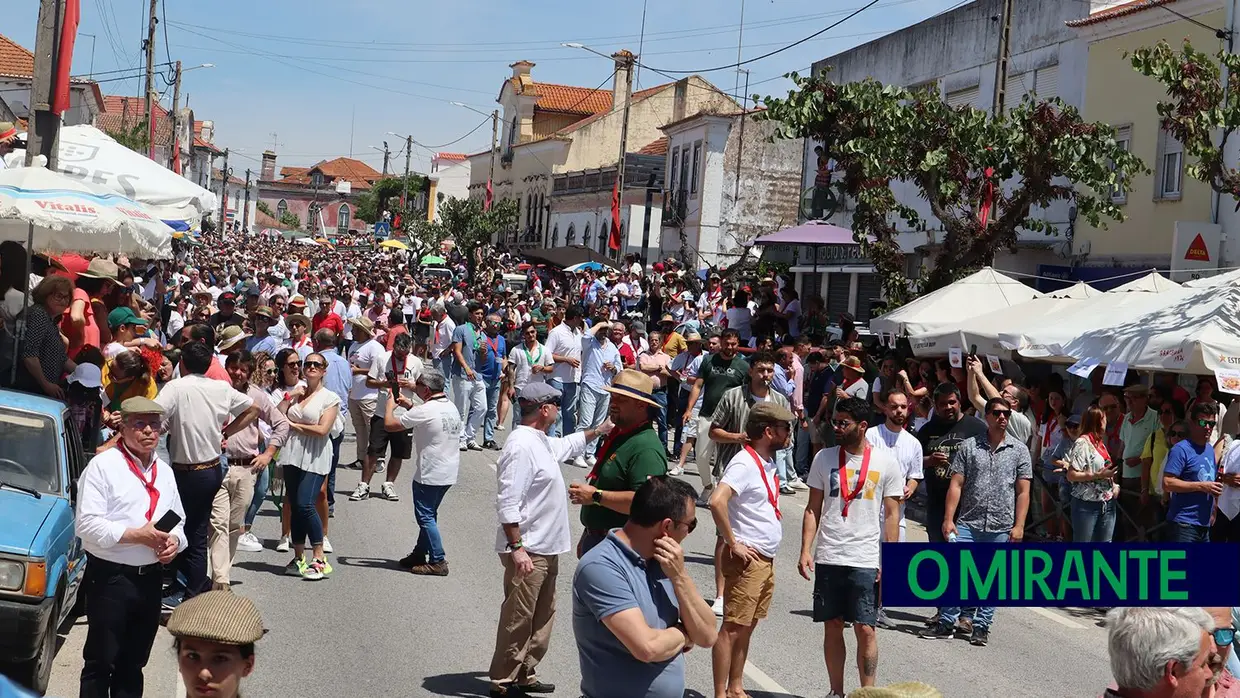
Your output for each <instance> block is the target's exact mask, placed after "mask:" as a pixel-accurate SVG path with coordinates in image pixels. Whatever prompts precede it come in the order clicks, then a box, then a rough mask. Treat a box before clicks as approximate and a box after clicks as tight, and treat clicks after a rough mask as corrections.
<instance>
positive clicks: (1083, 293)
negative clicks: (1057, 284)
mask: <svg viewBox="0 0 1240 698" xmlns="http://www.w3.org/2000/svg"><path fill="white" fill-rule="evenodd" d="M1102 293H1103V292H1102V291H1099V290H1098V289H1096V288H1094V287H1093V286H1090V285H1089V284H1087V283H1085V282H1084V281H1078V282H1076V283H1075V284H1073V285H1071V286H1069V287H1067V288H1061V289H1059V290H1058V291H1051V292H1050V293H1048V294H1046V295H1047V296H1049V297H1051V298H1076V299H1081V298H1093V297H1094V296H1101V295H1102Z"/></svg>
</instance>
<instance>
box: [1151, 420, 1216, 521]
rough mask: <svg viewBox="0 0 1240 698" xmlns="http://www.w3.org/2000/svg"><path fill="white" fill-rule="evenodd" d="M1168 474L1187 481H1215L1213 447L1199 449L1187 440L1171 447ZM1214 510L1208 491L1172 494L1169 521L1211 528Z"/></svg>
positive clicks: (1168, 513) (1168, 514)
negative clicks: (1211, 516) (1211, 517)
mask: <svg viewBox="0 0 1240 698" xmlns="http://www.w3.org/2000/svg"><path fill="white" fill-rule="evenodd" d="M1163 472H1164V473H1166V474H1167V475H1171V476H1174V477H1178V478H1180V479H1181V480H1184V481H1185V482H1213V481H1214V476H1215V473H1216V469H1215V464H1214V447H1213V446H1211V445H1210V444H1208V443H1207V444H1206V445H1204V446H1197V445H1195V444H1193V442H1191V441H1189V440H1188V439H1184V440H1183V441H1181V442H1180V443H1178V444H1176V445H1175V446H1172V447H1171V451H1170V452H1168V453H1167V467H1166V469H1165V470H1164V471H1163ZM1213 509H1214V496H1213V495H1211V494H1209V493H1206V492H1172V493H1171V502H1170V503H1169V504H1168V505H1167V520H1168V521H1175V522H1176V523H1181V524H1188V525H1191V526H1209V525H1210V514H1211V512H1212V511H1213Z"/></svg>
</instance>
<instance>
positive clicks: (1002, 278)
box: [870, 267, 1043, 353]
mask: <svg viewBox="0 0 1240 698" xmlns="http://www.w3.org/2000/svg"><path fill="white" fill-rule="evenodd" d="M1042 295H1043V294H1041V293H1038V292H1037V291H1036V290H1034V289H1033V288H1032V287H1030V286H1027V285H1026V284H1023V283H1021V282H1020V281H1017V280H1016V279H1013V278H1012V277H1010V276H1006V275H1004V274H1001V273H1000V272H998V271H995V270H994V269H992V268H991V267H985V268H983V269H981V270H979V271H976V272H974V273H972V274H970V275H968V276H966V277H965V278H963V279H960V280H959V281H956V282H955V283H952V284H949V285H947V286H944V287H943V288H941V289H939V290H937V291H934V292H933V293H927V294H926V295H924V296H921V297H919V298H917V299H916V300H913V301H911V302H909V303H907V304H905V305H902V306H900V307H899V308H896V309H895V310H893V311H891V312H889V313H886V314H884V315H880V316H879V317H876V318H874V319H873V320H870V331H871V332H873V333H875V334H882V335H891V336H896V337H903V336H906V335H915V334H918V333H923V332H930V331H933V330H936V329H939V328H952V327H956V328H959V327H961V326H963V325H964V324H965V323H966V321H967V320H968V319H970V318H974V317H977V316H979V315H983V314H985V313H990V312H993V311H996V310H1001V309H1004V308H1011V307H1012V306H1015V305H1018V304H1021V303H1024V302H1025V301H1028V300H1031V299H1033V298H1041V297H1042ZM941 353H946V351H943V352H941Z"/></svg>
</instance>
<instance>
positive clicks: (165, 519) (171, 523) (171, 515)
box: [155, 509, 181, 533]
mask: <svg viewBox="0 0 1240 698" xmlns="http://www.w3.org/2000/svg"><path fill="white" fill-rule="evenodd" d="M179 523H181V515H180V514H178V513H176V512H175V511H173V510H171V509H169V510H168V511H166V512H164V515H163V516H161V517H159V521H156V522H155V530H156V531H162V532H164V533H171V532H172V529H174V528H176V526H177V524H179Z"/></svg>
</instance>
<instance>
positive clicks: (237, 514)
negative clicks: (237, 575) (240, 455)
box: [208, 465, 256, 585]
mask: <svg viewBox="0 0 1240 698" xmlns="http://www.w3.org/2000/svg"><path fill="white" fill-rule="evenodd" d="M255 479H256V478H255V475H254V471H252V470H250V468H249V466H247V465H230V466H228V473H227V474H226V475H224V482H223V484H221V485H220V488H219V490H217V491H216V493H215V501H213V502H212V503H211V531H210V541H209V543H208V545H209V546H210V561H211V581H212V582H213V583H215V584H223V585H227V584H229V583H230V581H231V580H230V579H229V574H230V573H231V571H232V561H233V557H234V556H236V554H237V539H238V538H240V537H241V527H242V526H243V525H244V524H245V511H246V509H248V508H249V506H250V500H252V499H253V498H254V481H255Z"/></svg>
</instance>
